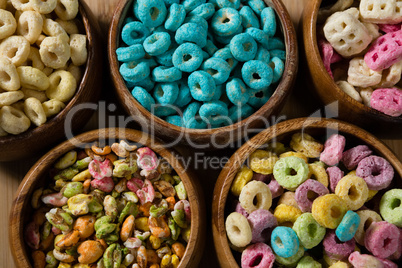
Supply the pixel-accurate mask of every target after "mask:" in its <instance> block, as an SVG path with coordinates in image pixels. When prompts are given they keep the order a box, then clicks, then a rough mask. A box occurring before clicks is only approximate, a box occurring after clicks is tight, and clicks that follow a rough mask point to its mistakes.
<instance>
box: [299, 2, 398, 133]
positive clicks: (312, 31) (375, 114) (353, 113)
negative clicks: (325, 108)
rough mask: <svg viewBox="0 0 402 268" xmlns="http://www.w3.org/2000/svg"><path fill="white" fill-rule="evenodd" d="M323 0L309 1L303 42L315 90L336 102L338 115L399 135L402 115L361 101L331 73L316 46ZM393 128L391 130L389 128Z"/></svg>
mask: <svg viewBox="0 0 402 268" xmlns="http://www.w3.org/2000/svg"><path fill="white" fill-rule="evenodd" d="M321 2H322V0H310V1H307V4H306V7H305V8H304V12H303V18H302V20H303V22H302V29H303V43H304V54H305V55H303V57H305V60H304V61H303V62H304V64H305V65H306V66H305V67H306V68H305V70H306V75H305V77H308V78H309V82H310V83H309V84H312V87H313V89H314V92H315V93H316V94H317V95H318V97H319V99H320V100H321V101H322V102H323V103H324V104H325V105H328V104H331V103H334V102H336V101H337V102H338V105H334V106H333V107H334V109H336V110H335V111H334V113H335V114H339V116H338V118H340V119H342V120H345V121H348V122H351V123H353V124H356V125H358V126H361V127H363V128H365V129H368V130H370V131H372V132H373V133H376V134H380V135H381V136H384V137H395V138H400V137H401V133H402V116H399V117H392V116H389V115H386V114H384V113H381V112H379V111H377V110H375V109H372V108H370V107H368V106H366V105H364V104H363V103H360V102H358V101H356V100H354V99H353V98H351V97H350V96H349V95H348V94H346V93H345V92H343V91H342V90H341V89H340V88H339V87H338V86H337V85H336V84H335V81H334V80H333V79H332V77H331V76H330V75H329V74H328V72H327V70H326V69H325V67H324V64H323V61H322V59H321V56H320V53H319V50H318V45H317V15H318V10H319V8H320V5H321ZM390 128H391V129H392V130H393V131H389V129H390Z"/></svg>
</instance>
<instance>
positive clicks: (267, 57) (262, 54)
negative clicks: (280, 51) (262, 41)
mask: <svg viewBox="0 0 402 268" xmlns="http://www.w3.org/2000/svg"><path fill="white" fill-rule="evenodd" d="M255 59H256V60H260V61H263V62H265V63H266V64H269V63H270V62H271V53H269V51H268V50H267V49H265V48H263V47H262V46H259V47H258V49H257V54H256V55H255Z"/></svg>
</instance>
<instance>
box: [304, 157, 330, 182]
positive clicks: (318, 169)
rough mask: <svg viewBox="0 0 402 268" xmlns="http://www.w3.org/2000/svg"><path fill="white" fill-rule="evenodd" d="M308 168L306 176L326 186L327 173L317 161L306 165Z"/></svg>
mask: <svg viewBox="0 0 402 268" xmlns="http://www.w3.org/2000/svg"><path fill="white" fill-rule="evenodd" d="M308 169H309V174H308V177H309V178H310V179H313V180H317V181H318V182H321V183H322V184H323V185H324V186H325V187H328V174H327V172H326V171H325V168H324V167H323V166H322V165H320V164H318V163H317V164H316V163H312V164H309V165H308Z"/></svg>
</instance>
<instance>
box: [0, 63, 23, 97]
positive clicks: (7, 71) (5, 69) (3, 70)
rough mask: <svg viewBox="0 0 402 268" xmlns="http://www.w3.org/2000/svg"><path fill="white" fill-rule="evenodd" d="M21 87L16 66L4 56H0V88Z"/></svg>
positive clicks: (12, 88) (12, 89)
mask: <svg viewBox="0 0 402 268" xmlns="http://www.w3.org/2000/svg"><path fill="white" fill-rule="evenodd" d="M20 87H21V84H20V77H19V76H18V72H17V68H15V66H14V64H12V63H11V61H10V60H9V59H8V58H6V57H0V88H2V89H4V90H7V91H15V90H18V89H19V88H20Z"/></svg>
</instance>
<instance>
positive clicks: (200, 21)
mask: <svg viewBox="0 0 402 268" xmlns="http://www.w3.org/2000/svg"><path fill="white" fill-rule="evenodd" d="M189 22H191V23H195V24H198V25H199V26H201V27H202V28H203V29H204V30H205V31H207V30H208V22H207V21H206V20H204V19H203V18H201V17H198V16H191V17H188V16H187V17H186V18H185V19H184V23H189Z"/></svg>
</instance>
